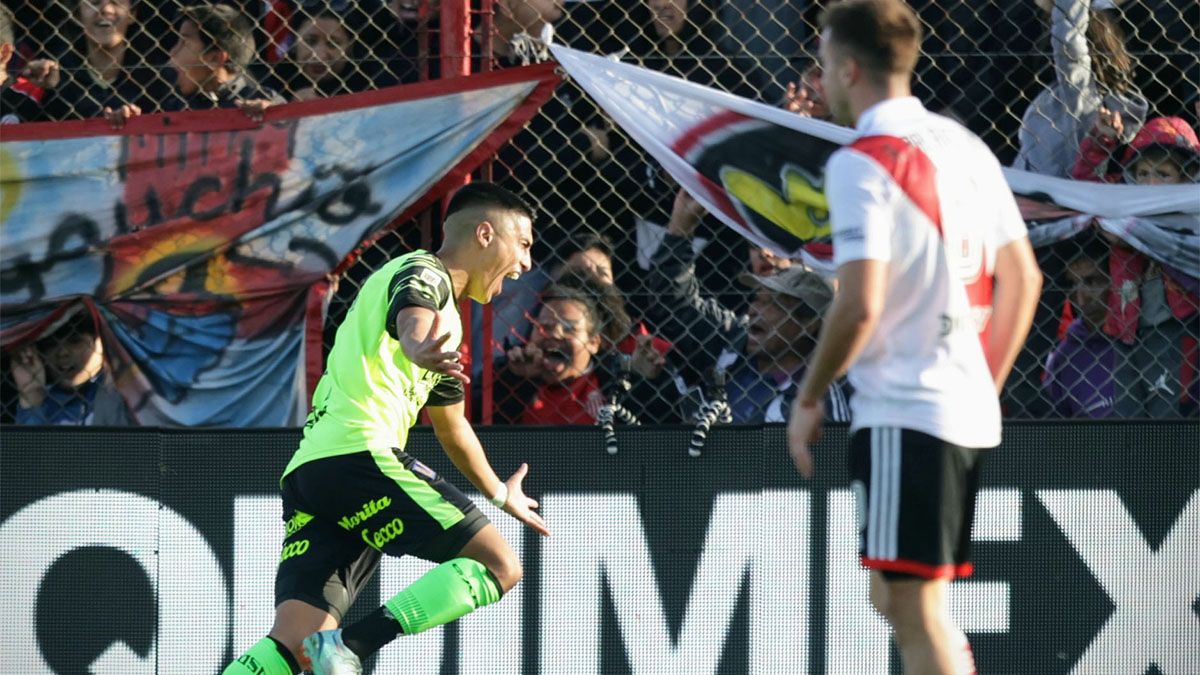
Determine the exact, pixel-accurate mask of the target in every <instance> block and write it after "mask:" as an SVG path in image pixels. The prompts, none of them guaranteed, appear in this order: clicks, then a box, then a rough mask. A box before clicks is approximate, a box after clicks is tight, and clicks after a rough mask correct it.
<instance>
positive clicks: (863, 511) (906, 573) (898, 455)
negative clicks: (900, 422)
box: [849, 427, 985, 579]
mask: <svg viewBox="0 0 1200 675" xmlns="http://www.w3.org/2000/svg"><path fill="white" fill-rule="evenodd" d="M984 452H985V451H984V450H975V449H970V448H963V447H960V446H957V445H954V444H952V443H947V442H945V441H943V440H941V439H938V438H935V437H933V436H930V435H928V434H923V433H921V432H919V431H913V430H911V429H899V428H896V427H881V428H868V429H860V430H858V431H856V432H855V433H854V435H853V436H851V438H850V453H849V462H850V481H851V482H850V487H851V489H852V490H853V491H854V495H855V501H856V503H857V507H858V531H859V548H858V553H859V556H860V557H861V559H862V564H863V566H864V567H868V568H871V569H876V570H880V571H882V572H883V574H884V576H885V577H887V578H890V579H895V578H905V577H919V578H924V579H953V578H955V577H965V576H970V574H971V571H972V567H971V563H970V560H969V554H970V549H971V524H972V523H973V522H974V519H975V497H976V495H977V494H978V493H979V470H980V466H981V464H982V460H983V453H984Z"/></svg>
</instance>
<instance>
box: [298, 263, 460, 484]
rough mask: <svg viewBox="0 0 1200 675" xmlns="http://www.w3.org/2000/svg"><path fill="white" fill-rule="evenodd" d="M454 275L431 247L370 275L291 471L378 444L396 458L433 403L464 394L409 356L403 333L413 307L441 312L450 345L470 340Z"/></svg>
mask: <svg viewBox="0 0 1200 675" xmlns="http://www.w3.org/2000/svg"><path fill="white" fill-rule="evenodd" d="M453 288H454V286H453V284H452V283H451V281H450V273H449V272H448V271H447V270H446V266H445V265H443V264H442V261H440V260H438V259H437V257H435V256H434V255H433V254H431V253H429V252H427V251H414V252H412V253H409V254H407V255H403V256H401V257H399V258H396V259H395V260H392V261H391V262H389V263H388V264H386V265H384V266H383V267H382V268H380V269H379V270H378V271H376V272H375V273H373V274H372V275H371V276H370V277H368V278H367V281H366V283H364V284H363V286H362V288H361V289H360V290H359V291H358V296H357V297H356V298H355V299H354V304H353V305H352V306H351V307H350V311H349V312H348V313H347V314H346V318H345V320H344V321H342V325H341V326H339V327H338V330H337V336H336V337H335V338H334V342H333V349H331V350H330V352H329V360H328V362H327V363H326V365H325V374H324V375H322V376H321V381H320V382H318V383H317V389H316V391H315V392H314V393H313V402H312V412H311V413H309V415H308V420H307V421H306V422H305V424H304V438H303V439H302V440H301V441H300V447H299V449H297V450H296V453H295V454H294V455H293V456H292V461H291V462H289V463H288V466H287V469H285V470H284V472H283V475H285V476H286V475H287V474H289V473H291V471H292V470H293V469H295V468H296V467H298V466H300V465H302V464H304V463H306V462H311V461H312V460H314V459H321V458H324V457H334V456H337V455H346V454H350V453H352V452H362V451H363V450H370V451H371V452H372V453H373V454H376V455H380V456H383V457H384V458H385V459H389V461H394V457H395V456H394V455H393V454H392V448H403V447H404V444H405V442H406V441H407V440H408V430H409V429H410V428H411V427H412V426H413V425H414V424H416V422H417V416H418V414H419V413H420V411H421V408H423V407H424V406H425V405H427V404H428V405H435V406H444V405H451V404H454V403H458V402H459V401H462V400H463V386H462V383H461V382H460V381H458V380H456V379H454V378H453V377H450V376H448V375H442V374H440V373H435V372H432V371H429V370H425V369H424V368H421V367H419V366H417V365H416V364H414V363H413V362H412V361H409V360H408V357H407V356H405V354H404V351H403V350H402V349H401V348H400V341H399V339H398V337H397V335H396V316H397V315H398V314H399V313H400V310H402V309H404V308H405V307H425V308H426V309H431V310H433V311H435V312H438V313H439V314H440V315H441V320H440V329H439V330H441V331H443V332H444V331H449V332H450V339H449V340H447V341H446V343H445V345H443V347H442V350H443V351H451V350H455V349H458V347H459V345H460V344H461V343H462V320H461V319H460V317H459V315H458V307H457V305H456V304H455V302H454V293H453Z"/></svg>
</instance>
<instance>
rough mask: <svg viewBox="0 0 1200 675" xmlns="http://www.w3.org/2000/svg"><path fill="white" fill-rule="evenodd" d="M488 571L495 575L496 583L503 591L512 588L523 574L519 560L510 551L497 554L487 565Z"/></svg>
mask: <svg viewBox="0 0 1200 675" xmlns="http://www.w3.org/2000/svg"><path fill="white" fill-rule="evenodd" d="M488 571H489V572H491V573H492V576H494V577H496V583H498V584H500V589H501V591H502V592H504V593H507V592H509V591H510V590H512V588H513V587H514V586H516V585H517V583H518V582H520V581H521V577H522V576H524V575H525V570H524V569H523V568H522V567H521V561H520V560H518V559H517V556H516V554H515V553H512V552H508V553H506V554H505V555H501V556H498V557H497V558H496V559H495V560H493V561H492V562H491V564H489V565H488Z"/></svg>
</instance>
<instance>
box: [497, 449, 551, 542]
mask: <svg viewBox="0 0 1200 675" xmlns="http://www.w3.org/2000/svg"><path fill="white" fill-rule="evenodd" d="M527 473H529V465H528V464H521V466H520V467H518V468H517V470H516V472H515V473H513V475H511V476H509V478H508V480H506V481H504V484H505V485H507V486H508V501H507V502H505V503H504V510H505V512H507V513H508V514H509V515H510V516H512V517H513V518H516V519H517V520H519V521H521V522H522V523H525V524H526V525H528V526H529V527H530V528H531V529H533V531H534V532H537V533H538V534H540V535H542V536H543V537H549V536H550V530H549V529H547V528H546V521H545V520H542V517H541V515H539V514H538V513H536V512H534V509H536V508H537V507H538V506H539V505H538V502H537V500H536V499H533V498H531V497H526V496H525V491H524V490H522V489H521V481H523V480H525V474H527Z"/></svg>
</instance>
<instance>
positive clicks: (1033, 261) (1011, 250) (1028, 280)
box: [987, 237, 1042, 391]
mask: <svg viewBox="0 0 1200 675" xmlns="http://www.w3.org/2000/svg"><path fill="white" fill-rule="evenodd" d="M994 276H995V279H996V288H995V290H994V291H993V294H992V319H991V323H990V327H989V329H988V343H987V362H988V369H990V370H991V371H992V379H993V380H994V381H995V382H996V391H1000V390H1001V389H1003V388H1004V382H1005V380H1007V379H1008V373H1009V371H1011V370H1012V366H1013V362H1014V361H1016V359H1017V353H1018V352H1019V351H1021V346H1022V345H1024V344H1025V338H1026V336H1028V335H1029V325H1030V324H1031V323H1032V322H1033V314H1034V312H1035V311H1037V304H1038V298H1039V297H1041V293H1042V270H1041V269H1040V268H1039V267H1038V264H1037V258H1036V257H1035V256H1034V254H1033V248H1032V247H1031V246H1030V245H1029V238H1028V237H1021V238H1019V239H1015V240H1013V241H1010V242H1009V243H1007V244H1005V245H1004V246H1003V247H1001V248H1000V250H999V251H997V252H996V273H995V275H994Z"/></svg>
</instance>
